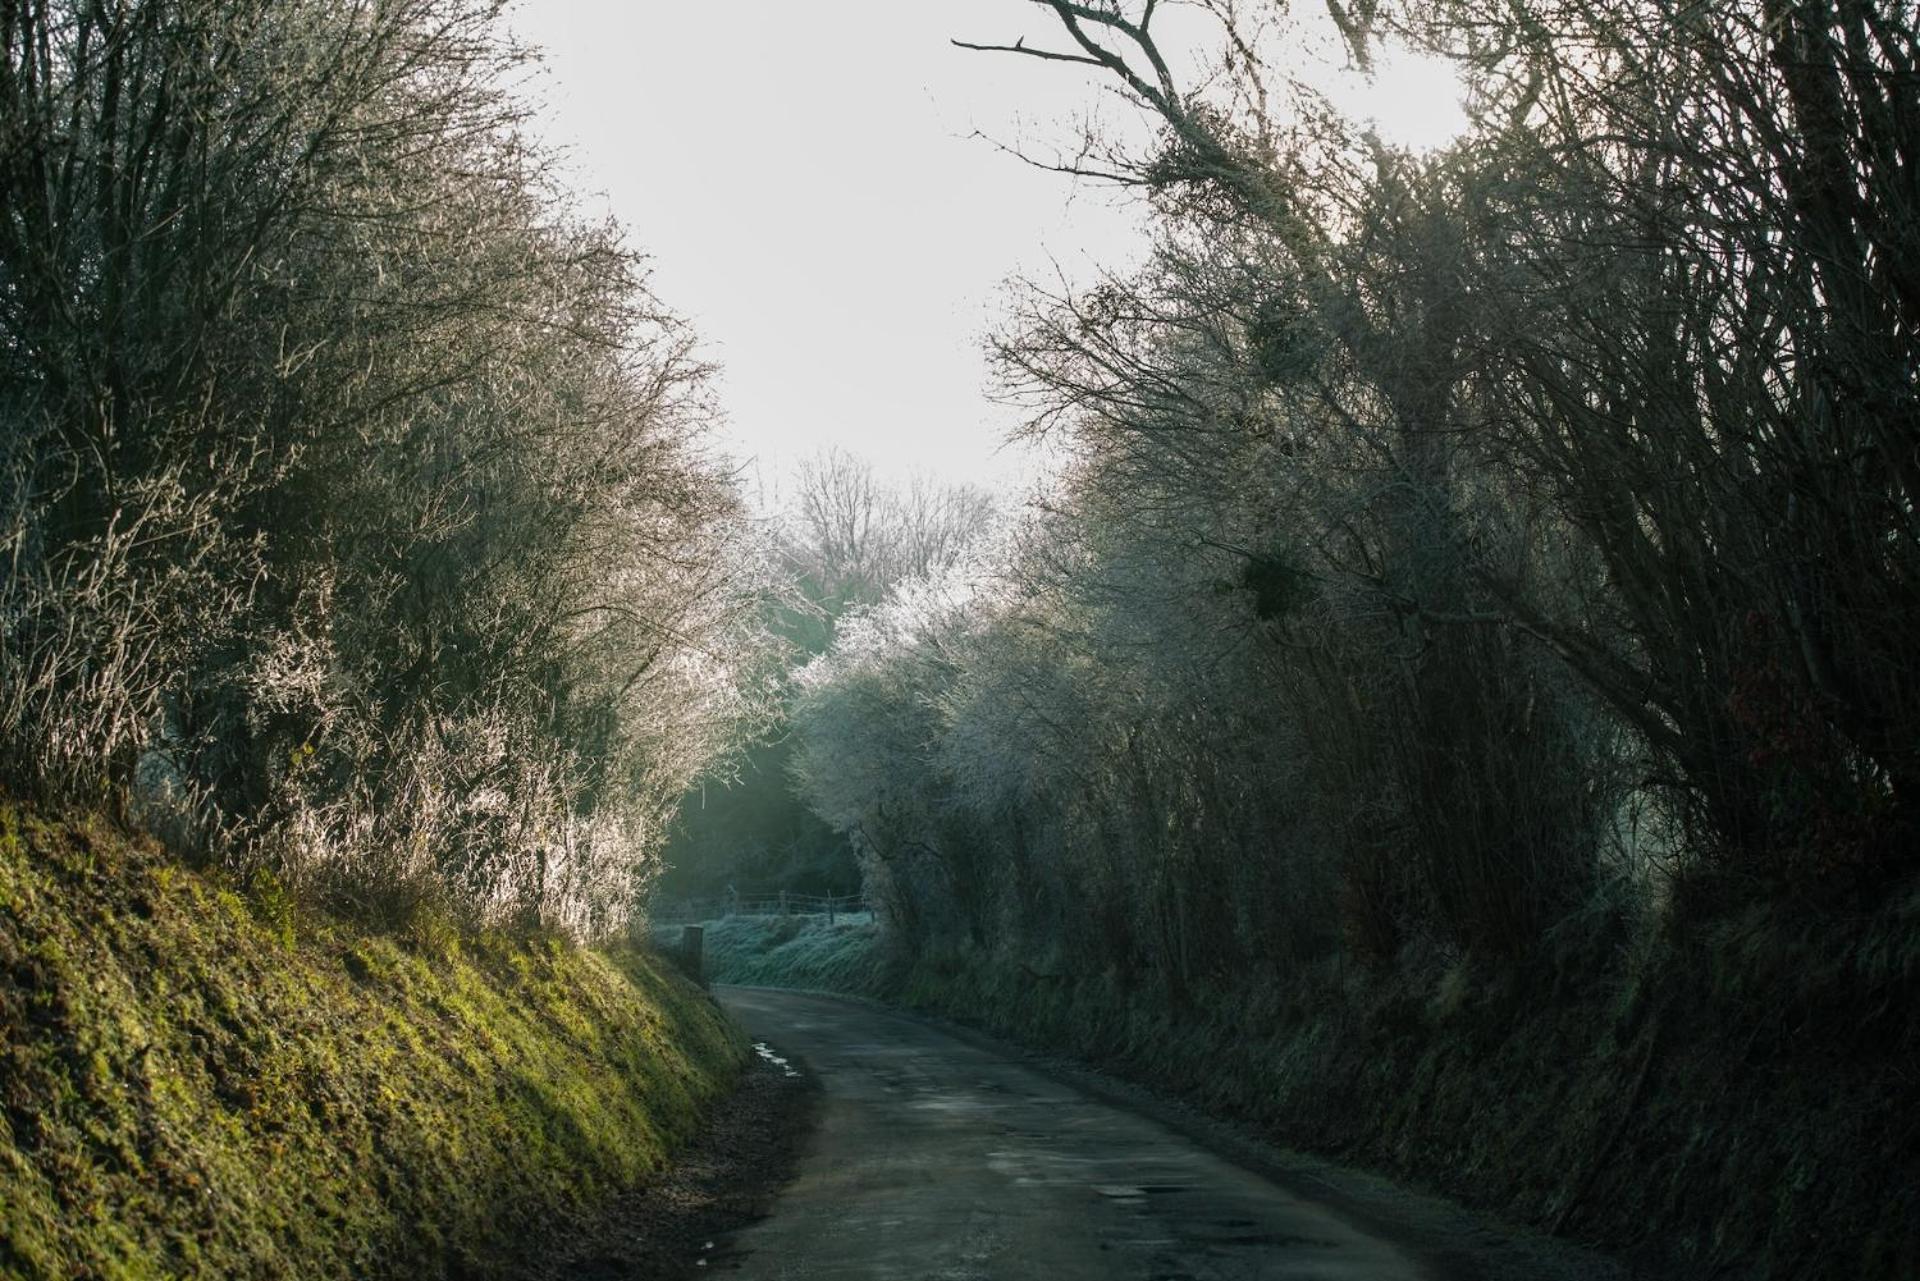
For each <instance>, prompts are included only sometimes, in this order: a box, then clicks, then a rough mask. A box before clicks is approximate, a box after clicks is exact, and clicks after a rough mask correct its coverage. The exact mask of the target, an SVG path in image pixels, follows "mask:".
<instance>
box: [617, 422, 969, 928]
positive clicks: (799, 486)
mask: <svg viewBox="0 0 1920 1281" xmlns="http://www.w3.org/2000/svg"><path fill="white" fill-rule="evenodd" d="M763 502H764V504H765V506H766V508H767V511H766V513H765V514H764V516H763V518H762V519H763V521H764V525H765V527H764V533H763V539H764V542H763V545H764V547H765V549H766V554H767V555H768V556H769V557H770V558H771V560H772V564H773V565H774V567H775V570H774V572H775V574H776V576H777V578H778V580H779V581H780V582H781V583H782V584H784V586H785V588H786V590H785V593H784V594H782V595H779V596H776V597H769V598H768V600H767V602H766V615H765V618H766V623H767V626H768V628H769V629H770V630H771V631H772V632H773V633H774V634H775V635H776V636H778V637H780V638H781V640H782V641H783V642H784V645H785V650H784V658H783V665H784V668H785V670H786V671H788V672H791V671H792V670H793V669H796V668H798V667H799V666H800V665H802V664H804V663H806V662H807V661H809V660H811V659H813V658H816V657H818V656H819V655H820V654H822V653H824V652H825V651H826V650H827V649H828V648H829V647H830V646H831V645H832V643H833V639H834V636H835V634H836V631H837V629H838V627H839V625H840V621H841V620H842V619H843V618H845V617H846V616H847V615H849V614H850V613H855V612H858V611H860V610H863V609H867V608H871V607H872V606H874V605H875V604H877V603H879V602H880V601H882V600H884V599H885V598H886V596H887V594H888V593H889V592H890V591H892V590H893V588H894V587H895V586H896V585H897V584H899V583H901V582H905V581H911V580H915V579H921V578H925V577H927V576H929V575H932V574H936V573H942V572H947V571H950V570H951V569H952V568H953V567H954V566H956V565H960V564H963V563H970V562H971V561H972V560H973V559H975V558H977V557H978V556H980V555H981V554H982V553H983V551H984V550H985V548H986V547H987V545H988V544H989V542H990V540H991V538H992V537H993V535H994V534H995V533H996V531H997V530H998V529H999V528H1000V526H1001V524H1002V512H1001V504H1000V502H999V501H998V500H997V499H996V498H995V497H994V495H993V494H992V493H991V492H990V491H988V490H986V489H984V488H982V487H980V486H978V485H974V484H969V483H964V482H962V483H946V482H942V481H938V480H935V479H933V478H931V477H929V476H926V475H924V474H920V473H915V474H913V475H910V476H908V477H907V478H905V479H904V480H902V481H900V482H898V483H894V482H890V481H888V480H886V479H885V478H883V477H881V476H878V475H876V474H875V472H874V469H873V465H872V464H871V463H869V462H868V461H867V460H865V459H863V458H860V457H859V456H857V455H854V454H851V453H848V452H847V451H845V450H843V449H838V448H830V449H826V450H822V451H821V452H819V453H817V454H815V455H813V456H811V457H808V458H805V459H802V460H801V461H800V462H799V463H798V464H797V465H796V466H795V467H794V468H793V470H792V472H791V473H790V474H789V475H786V476H784V477H782V478H780V480H779V482H778V483H777V484H776V485H775V486H774V487H773V490H772V492H771V493H769V494H767V495H764V496H763ZM782 691H783V695H784V694H786V693H789V692H790V687H789V686H788V685H786V684H785V683H784V682H783V685H782ZM791 728H792V727H791V723H790V721H789V720H788V718H787V716H786V714H785V699H784V697H783V698H782V701H781V704H780V711H779V712H778V713H777V714H776V715H774V716H773V717H772V718H770V719H769V720H768V721H767V722H766V723H765V726H764V729H763V731H762V732H761V734H760V736H759V737H758V738H757V739H756V741H754V742H753V743H751V744H750V745H749V746H748V747H747V748H746V750H745V752H744V753H743V754H742V756H741V758H740V759H739V760H737V761H736V760H732V759H729V760H727V761H726V762H725V764H724V768H723V769H720V770H716V771H715V772H714V774H713V776H711V777H709V778H707V779H705V780H703V781H702V783H701V785H700V786H698V787H696V788H695V789H694V790H693V791H691V792H689V793H688V794H687V795H686V797H684V798H683V799H682V801H681V805H680V810H679V815H678V817H677V819H676V821H675V822H674V824H673V830H672V835H671V837H670V838H669V841H668V844H667V847H666V853H665V858H666V861H667V863H668V867H667V870H666V872H665V873H664V874H663V875H662V876H661V878H660V880H659V881H658V883H657V884H656V886H655V890H656V895H657V896H658V897H660V898H669V899H670V898H680V899H686V898H707V899H713V898H718V897H723V896H725V895H727V894H729V893H736V894H744V895H766V894H774V893H778V892H780V891H782V890H788V891H794V892H798V893H803V894H829V895H832V894H852V893H856V892H857V891H858V890H859V889H860V883H861V871H860V865H859V861H858V859H857V858H856V857H855V855H854V852H853V848H852V846H851V844H850V843H849V842H848V839H847V836H846V834H845V833H843V832H839V831H836V830H835V829H834V828H832V827H830V826H829V825H827V824H826V823H825V822H823V821H822V820H821V819H820V818H819V816H818V815H816V814H814V812H813V811H812V810H811V809H809V808H808V806H807V804H806V803H805V801H804V800H802V799H801V798H800V797H799V796H798V795H796V793H795V791H794V787H793V778H792V767H793V749H794V740H793V738H792V734H791Z"/></svg>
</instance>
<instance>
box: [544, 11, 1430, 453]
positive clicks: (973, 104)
mask: <svg viewBox="0 0 1920 1281" xmlns="http://www.w3.org/2000/svg"><path fill="white" fill-rule="evenodd" d="M511 21H512V25H513V26H514V28H515V29H516V30H517V31H518V32H519V33H520V34H521V35H522V36H523V37H524V38H526V39H527V40H528V41H530V42H531V43H533V44H535V45H538V46H540V47H541V48H543V49H544V51H545V55H546V65H547V74H546V76H545V77H543V79H542V82H541V83H540V85H539V86H538V89H539V93H540V96H541V98H542V99H544V108H543V110H542V112H541V125H542V128H543V130H544V132H545V135H546V137H547V139H548V140H549V141H550V142H553V143H555V144H558V145H560V146H562V147H564V148H565V149H566V151H567V153H568V156H569V166H570V169H571V170H572V176H573V178H574V185H575V186H576V188H577V189H579V190H580V191H582V192H583V193H584V194H587V195H588V196H590V197H597V199H598V200H601V201H604V202H605V206H606V207H610V208H611V210H612V212H613V213H614V215H615V216H616V217H618V218H619V219H620V220H621V221H622V222H623V223H624V224H625V225H626V227H627V229H628V232H629V235H630V238H631V242H632V243H633V245H634V246H635V247H637V248H639V249H640V250H642V251H644V252H646V253H647V254H649V255H650V256H651V257H652V259H653V268H654V286H655V289H656V291H657V292H658V294H659V295H660V297H661V299H662V301H664V302H665V303H666V304H667V305H668V306H669V307H671V308H673V309H674V310H675V311H678V312H679V313H681V314H682V315H684V316H686V317H688V318H689V319H690V320H691V321H692V322H693V323H694V325H695V326H696V328H697V330H698V331H699V333H700V335H701V336H702V338H703V340H704V341H705V343H706V354H707V355H708V356H709V357H710V358H712V359H714V360H715V361H716V362H717V363H718V364H719V365H720V366H721V371H722V372H721V379H720V383H719V386H718V392H719V395H720V398H721V401H722V403H723V405H724V407H725V410H726V413H727V418H728V425H727V448H728V449H729V451H730V452H731V453H733V454H734V455H735V456H736V457H737V458H738V459H739V460H741V461H742V462H747V461H750V460H757V461H758V463H759V470H760V472H761V473H762V475H763V476H765V477H766V478H767V479H768V480H772V479H774V478H776V477H778V476H780V475H782V474H784V473H785V472H786V470H787V469H788V468H789V467H790V466H791V464H792V462H793V461H794V460H795V459H797V458H798V457H801V456H804V455H807V454H811V453H813V452H815V451H816V450H818V449H821V448H823V447H826V446H829V445H839V446H841V447H843V448H845V449H848V450H851V451H852V452H854V453H857V454H860V455H862V456H864V457H866V458H868V459H870V460H871V461H873V462H874V464H875V465H876V467H878V468H879V469H880V470H881V471H882V472H883V473H889V474H892V475H894V476H898V475H900V474H903V473H905V472H907V471H909V470H913V469H919V470H924V471H927V472H931V473H934V474H936V475H938V476H940V477H942V478H945V479H951V480H977V481H986V482H989V483H994V482H1002V483H1018V482H1019V481H1020V480H1021V479H1022V478H1023V476H1024V474H1025V473H1026V472H1027V471H1029V470H1030V468H1031V466H1032V464H1031V460H1030V459H1029V458H1027V457H1026V456H1025V455H1023V454H1021V453H1019V452H1016V451H1011V450H1003V449H1002V447H1001V446H1002V441H1003V439H1004V437H1005V435H1006V433H1007V431H1008V430H1009V429H1010V428H1011V427H1012V426H1013V418H1012V415H1011V414H1010V412H1009V411H1007V410H1005V409H1003V408H1001V407H998V406H995V405H993V404H991V403H990V402H989V401H988V400H987V398H986V395H985V390H986V386H987V381H988V372H987V368H986V364H985V361H984V358H983V356H982V354H981V339H982V335H983V334H984V333H985V332H986V331H987V330H989V329H990V328H991V327H992V325H993V323H994V318H995V316H996V314H997V313H998V311H999V310H1000V309H1001V308H1000V306H999V305H998V300H999V299H1000V298H1001V297H1002V293H1001V290H1002V288H1003V285H1004V282H1006V281H1007V279H1008V278H1009V277H1010V276H1012V275H1014V274H1015V273H1018V272H1027V273H1031V274H1040V275H1050V274H1052V272H1053V271H1054V270H1055V267H1054V263H1056V262H1057V263H1058V265H1059V268H1060V269H1062V270H1064V271H1066V272H1067V274H1068V275H1069V276H1071V277H1073V278H1076V279H1085V278H1087V277H1088V276H1090V275H1091V274H1092V273H1093V270H1094V267H1095V265H1106V266H1120V265H1123V264H1124V263H1126V262H1127V261H1128V260H1129V259H1131V258H1132V257H1134V256H1135V254H1136V253H1137V250H1138V247H1139V245H1140V243H1141V242H1140V236H1139V230H1138V228H1139V223H1140V220H1139V216H1138V214H1137V213H1136V212H1135V211H1134V210H1133V209H1132V208H1131V207H1128V206H1125V205H1123V204H1120V203H1118V198H1117V197H1116V196H1115V195H1114V194H1113V193H1111V192H1108V191H1103V190H1102V189H1100V188H1098V187H1094V186H1091V185H1083V186H1081V187H1079V188H1078V189H1076V187H1075V185H1074V184H1073V182H1072V181H1071V180H1070V179H1068V178H1066V177H1064V176H1061V175H1058V174H1052V173H1046V172H1043V171H1040V170H1037V169H1034V168H1032V167H1030V166H1027V165H1025V164H1023V163H1021V162H1020V161H1019V160H1018V159H1016V158H1014V157H1012V156H1009V155H1007V154H1005V153H1003V152H1002V151H999V150H997V149H996V148H995V147H994V146H993V145H992V144H991V143H990V142H988V141H985V140H984V139H982V138H980V137H975V136H972V135H974V134H975V132H976V131H979V132H982V133H985V134H987V135H990V136H992V137H994V138H998V139H1001V140H1004V141H1017V140H1022V139H1024V140H1026V141H1028V142H1030V143H1032V144H1034V145H1035V149H1036V150H1037V151H1039V152H1041V153H1046V152H1049V151H1050V150H1052V149H1053V148H1054V147H1056V146H1060V145H1064V144H1065V143H1066V142H1067V141H1068V140H1069V139H1071V137H1072V136H1073V134H1074V128H1075V121H1077V120H1078V119H1079V118H1080V117H1081V116H1083V115H1085V114H1086V112H1087V111H1088V110H1090V109H1093V108H1095V107H1096V106H1097V104H1099V103H1100V101H1101V100H1102V97H1103V95H1104V93H1105V89H1104V86H1103V85H1102V84H1101V81H1100V79H1099V77H1098V76H1096V75H1094V74H1091V73H1090V72H1089V70H1088V69H1086V68H1078V67H1071V66H1065V65H1061V64H1052V63H1041V62H1037V61H1035V60H1033V59H1028V58H1019V57H1013V56H1009V55H1004V54H998V55H996V54H982V53H969V52H966V51H963V50H960V49H955V48H953V47H952V46H951V45H950V44H949V43H948V40H949V38H950V37H955V36H958V37H960V38H963V39H969V40H974V41H979V42H986V43H1004V42H1010V41H1011V40H1012V39H1013V38H1015V37H1017V36H1020V35H1023V34H1024V35H1028V36H1029V37H1030V38H1034V42H1035V43H1046V44H1049V45H1057V43H1058V40H1057V38H1056V37H1055V36H1054V29H1053V28H1052V27H1051V26H1050V20H1048V19H1047V16H1046V15H1045V14H1041V13H1036V11H1035V8H1034V6H1033V5H1032V4H1031V3H1030V2H1029V0H967V3H965V4H939V3H933V2H932V0H813V2H811V3H803V2H798V0H724V2H721V0H519V3H518V5H517V6H516V8H515V9H514V10H513V11H512V17H511ZM1381 79H1382V82H1383V84H1386V83H1388V82H1395V83H1399V84H1400V85H1402V86H1406V85H1410V84H1412V83H1414V82H1415V81H1417V80H1418V79H1419V78H1418V77H1413V78H1411V79H1410V78H1409V77H1407V76H1406V75H1405V73H1404V72H1401V73H1400V74H1396V75H1394V76H1391V77H1382V78H1381ZM1435 83H1436V82H1435V81H1433V80H1432V78H1431V77H1428V78H1427V79H1426V80H1425V81H1424V82H1422V83H1421V87H1420V96H1421V98H1422V99H1423V101H1422V102H1420V103H1417V104H1414V107H1413V110H1412V111H1411V113H1409V112H1408V111H1407V110H1406V106H1407V104H1406V103H1405V102H1402V103H1400V104H1399V106H1400V107H1401V111H1400V113H1399V114H1400V115H1402V116H1403V117H1406V118H1408V119H1409V120H1410V121H1411V122H1412V123H1413V124H1415V125H1422V126H1424V127H1426V128H1427V129H1429V130H1431V128H1432V124H1433V121H1434V119H1435V104H1434V102H1433V95H1434V92H1435V91H1434V89H1433V85H1434V84H1435ZM1443 92H1444V86H1443ZM1352 101H1353V102H1354V103H1356V104H1358V105H1356V106H1349V105H1348V103H1345V102H1343V103H1342V108H1343V110H1348V111H1349V112H1350V114H1360V115H1365V114H1369V111H1368V105H1369V104H1368V102H1367V101H1366V100H1365V95H1364V94H1362V95H1361V97H1359V98H1354V99H1353V100H1352ZM1374 105H1376V106H1377V105H1378V104H1377V103H1376V104H1374ZM1441 105H1442V106H1444V105H1445V104H1441ZM1106 114H1107V116H1108V117H1109V120H1110V123H1113V124H1124V123H1125V122H1127V121H1129V120H1131V119H1133V118H1132V117H1130V116H1129V115H1127V114H1126V113H1124V112H1107V113H1106Z"/></svg>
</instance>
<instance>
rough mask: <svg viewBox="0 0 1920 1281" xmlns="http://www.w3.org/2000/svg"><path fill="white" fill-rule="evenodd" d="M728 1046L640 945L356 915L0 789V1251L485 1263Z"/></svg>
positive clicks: (645, 1139)
mask: <svg viewBox="0 0 1920 1281" xmlns="http://www.w3.org/2000/svg"><path fill="white" fill-rule="evenodd" d="M744 1051H745V1046H744V1044H743V1042H742V1040H741V1038H740V1036H739V1034H738V1032H737V1031H736V1030H735V1029H734V1028H733V1027H732V1026H731V1025H730V1024H729V1023H728V1022H727V1021H726V1019H725V1017H724V1016H723V1015H722V1014H721V1013H720V1011H719V1010H718V1009H717V1007H715V1006H714V1005H713V1004H712V1002H711V1001H710V1000H709V999H708V998H707V997H706V996H705V995H704V994H703V993H701V992H699V991H698V990H697V989H696V988H694V987H692V986H691V985H690V984H688V983H686V982H685V981H684V980H681V979H679V978H677V977H675V976H673V975H672V974H670V973H668V972H667V971H666V970H665V968H664V967H663V966H662V965H661V964H660V963H659V962H657V960H656V959H655V958H654V957H653V956H652V955H651V954H649V953H643V952H638V951H633V950H627V949H619V950H609V951H585V950H579V949H575V948H572V947H570V946H568V945H566V944H564V943H562V942H561V941H559V940H556V939H553V938H549V937H540V936H534V937H509V936H504V935H482V936H464V937H463V936H461V935H460V934H458V933H457V932H455V931H453V930H451V929H448V928H445V927H444V926H441V927H434V926H432V924H431V922H427V923H425V924H424V925H423V927H422V928H420V929H416V930H414V931H412V932H411V933H409V934H407V935H405V936H387V935H379V934H374V933H370V932H368V931H366V930H364V929H360V928H357V927H355V926H353V925H350V924H347V923H344V922H340V921H335V920H317V919H314V918H313V917H312V916H311V915H308V914H304V913H302V912H301V911H298V910H296V909H295V908H294V907H293V906H292V905H291V904H290V903H288V902H287V901H286V897H285V895H284V894H282V893H280V892H279V891H278V890H277V889H276V888H275V887H274V886H273V885H272V884H271V883H270V882H263V883H261V884H259V885H256V886H254V887H252V888H250V889H244V890H243V889H241V888H239V887H237V886H234V885H232V884H229V883H227V882H225V881H224V880H223V879H222V878H220V877H218V876H214V875H209V874H203V873H199V872H196V871H192V870H189V869H187V868H184V867H182V866H180V865H178V864H177V863H175V862H172V861H169V860H168V859H167V858H166V857H164V856H163V855H161V854H160V853H159V852H158V851H156V850H154V849H153V848H151V847H150V846H147V845H144V844H142V843H139V842H135V841H130V840H128V839H127V838H126V837H125V836H124V835H122V834H121V833H119V832H117V831H115V830H114V829H112V828H110V827H108V826H106V825H104V824H100V823H89V822H76V823H65V822H53V821H47V820H45V819H43V818H40V817H37V816H36V815H34V814H33V813H30V812H27V811H25V810H23V809H21V808H18V807H15V806H12V805H8V804H4V803H0V1276H5V1277H19V1278H56V1277H61V1278H65V1277H97V1278H103V1279H104V1278H142V1277H163V1276H164V1277H174V1276H187V1277H237V1276H246V1277H349V1276H352V1277H361V1276H374V1277H380V1276H386V1277H403V1276H404V1277H416V1276H425V1277H432V1276H446V1275H460V1276H474V1275H485V1274H487V1272H489V1271H490V1270H491V1269H492V1266H493V1263H494V1262H495V1261H497V1260H498V1259H500V1258H502V1257H504V1255H503V1252H504V1251H505V1250H507V1249H508V1248H509V1247H510V1246H511V1245H512V1244H513V1243H514V1242H515V1241H516V1239H517V1238H521V1237H523V1236H524V1235H526V1233H527V1232H528V1230H530V1229H534V1228H537V1227H539V1226H540V1225H542V1224H543V1223H550V1222H551V1221H552V1217H553V1216H554V1215H555V1214H557V1213H563V1212H565V1211H567V1210H569V1209H572V1208H576V1207H578V1208H587V1207H590V1206H591V1205H593V1204H594V1203H595V1202H596V1201H598V1200H599V1199H601V1198H603V1197H605V1196H606V1195H608V1194H610V1193H612V1192H614V1191H615V1190H618V1189H620V1188H623V1187H627V1186H630V1185H632V1184H634V1183H635V1182H637V1181H639V1180H641V1179H642V1178H644V1177H645V1176H646V1175H647V1174H648V1173H649V1172H650V1171H652V1170H655V1169H657V1168H659V1167H660V1165H661V1164H662V1163H663V1162H664V1161H665V1160H666V1158H667V1156H668V1153H669V1152H670V1151H671V1150H672V1148H673V1147H674V1145H675V1144H676V1143H678V1142H679V1141H680V1140H682V1139H684V1138H685V1137H686V1136H688V1135H689V1134H690V1133H691V1131H692V1130H693V1128H694V1127H695V1125H696V1124H697V1122H698V1118H699V1116H700V1113H701V1111H702V1109H703V1106H704V1105H705V1104H706V1103H707V1102H708V1101H709V1100H711V1099H713V1098H714V1097H716V1096H717V1095H719V1094H720V1093H721V1092H723V1091H724V1090H725V1089H726V1088H728V1086H729V1085H730V1084H731V1082H732V1080H733V1078H734V1076H735V1074H736V1072H737V1071H738V1068H739V1065H740V1063H741V1062H742V1060H743V1057H744Z"/></svg>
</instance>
